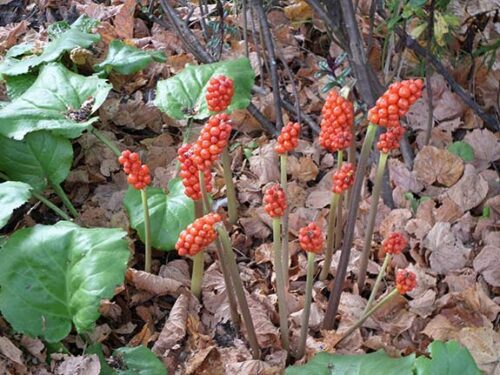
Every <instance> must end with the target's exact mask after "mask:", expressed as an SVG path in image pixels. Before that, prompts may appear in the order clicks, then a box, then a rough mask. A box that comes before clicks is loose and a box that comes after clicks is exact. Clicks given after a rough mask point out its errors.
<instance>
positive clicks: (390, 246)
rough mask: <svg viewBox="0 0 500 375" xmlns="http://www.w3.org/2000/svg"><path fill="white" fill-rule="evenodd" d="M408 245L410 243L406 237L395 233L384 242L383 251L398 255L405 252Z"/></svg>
mask: <svg viewBox="0 0 500 375" xmlns="http://www.w3.org/2000/svg"><path fill="white" fill-rule="evenodd" d="M406 245H408V241H407V240H406V238H405V236H404V235H403V234H401V233H399V232H394V233H391V234H390V235H389V237H387V238H386V239H385V240H384V241H383V242H382V249H383V251H384V253H389V254H392V255H397V254H401V253H402V252H403V250H404V249H405V247H406Z"/></svg>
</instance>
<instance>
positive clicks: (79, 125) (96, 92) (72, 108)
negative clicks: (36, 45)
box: [0, 63, 111, 139]
mask: <svg viewBox="0 0 500 375" xmlns="http://www.w3.org/2000/svg"><path fill="white" fill-rule="evenodd" d="M109 90H111V85H110V84H109V83H107V82H106V80H104V79H100V78H98V77H97V76H90V77H84V76H81V75H79V74H75V73H73V72H71V71H69V70H68V69H66V68H65V67H64V66H63V65H61V64H56V63H53V64H49V65H46V66H44V67H43V69H42V70H41V72H40V75H39V76H38V78H37V79H36V81H35V83H33V84H32V85H31V87H30V88H29V89H28V90H27V91H26V92H25V93H24V94H22V95H21V96H20V97H18V98H17V99H15V100H14V101H12V102H10V103H9V104H7V105H6V106H5V107H3V108H2V109H1V110H0V123H1V124H2V125H1V126H0V134H2V135H5V136H6V137H9V138H14V139H23V137H24V136H25V134H27V133H30V132H34V131H37V130H43V129H47V130H52V131H54V133H57V134H60V135H63V136H65V137H69V138H74V137H78V136H79V135H80V134H81V132H82V131H83V130H85V129H87V128H88V127H89V126H90V124H92V123H93V122H94V121H96V120H97V117H95V118H90V119H88V120H87V118H88V117H89V116H90V114H91V113H93V112H95V111H96V110H97V109H98V108H99V107H100V106H101V104H102V103H103V102H104V100H105V99H106V96H108V92H109ZM89 98H93V104H92V106H91V108H88V109H85V112H87V113H80V114H79V116H80V117H81V116H83V117H84V119H83V121H81V122H77V121H74V120H73V119H72V117H73V118H74V117H75V116H71V115H72V114H73V115H75V114H76V113H78V112H83V111H84V109H83V108H81V107H82V104H83V103H84V102H85V101H86V100H87V99H89Z"/></svg>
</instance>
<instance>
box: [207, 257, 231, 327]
mask: <svg viewBox="0 0 500 375" xmlns="http://www.w3.org/2000/svg"><path fill="white" fill-rule="evenodd" d="M201 291H202V296H203V301H204V304H203V307H204V308H205V309H206V310H207V311H208V312H209V313H210V314H211V317H210V321H209V322H208V323H207V325H208V327H209V328H210V329H212V330H215V327H216V326H217V325H218V324H219V323H225V322H227V321H229V320H230V319H231V313H230V310H229V302H228V299H227V294H226V293H227V292H226V284H225V282H224V276H223V275H222V272H221V270H220V266H219V264H218V262H214V263H213V264H212V265H210V267H209V268H208V269H207V270H206V271H205V273H204V275H203V283H202V285H201Z"/></svg>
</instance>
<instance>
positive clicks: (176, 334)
mask: <svg viewBox="0 0 500 375" xmlns="http://www.w3.org/2000/svg"><path fill="white" fill-rule="evenodd" d="M188 306H189V295H187V294H181V295H180V296H179V298H177V300H176V301H175V304H174V306H173V307H172V310H170V314H169V316H168V319H167V320H166V322H165V325H164V326H163V328H162V330H161V333H160V336H159V337H158V340H156V342H155V344H154V345H153V348H152V351H153V352H154V353H156V354H157V355H159V356H161V357H164V356H166V354H167V351H169V350H170V349H172V348H173V347H174V346H175V345H178V344H179V343H181V341H182V339H184V336H185V335H186V321H187V316H188Z"/></svg>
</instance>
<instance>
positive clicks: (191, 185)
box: [177, 144, 212, 201]
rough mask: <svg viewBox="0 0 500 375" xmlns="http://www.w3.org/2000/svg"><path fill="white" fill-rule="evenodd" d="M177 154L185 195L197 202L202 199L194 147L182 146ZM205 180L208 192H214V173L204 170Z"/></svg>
mask: <svg viewBox="0 0 500 375" xmlns="http://www.w3.org/2000/svg"><path fill="white" fill-rule="evenodd" d="M177 153H178V155H179V162H180V163H181V171H180V173H179V176H180V177H181V178H182V184H183V185H184V194H186V196H188V197H189V198H191V199H193V200H195V201H196V200H198V199H201V186H200V180H199V178H200V175H199V169H198V167H197V165H196V164H195V163H194V162H193V157H192V156H193V153H192V145H190V144H184V145H182V146H181V147H179V150H178V151H177ZM203 180H204V181H205V186H206V189H207V192H210V191H212V173H211V172H210V169H204V170H203Z"/></svg>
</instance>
